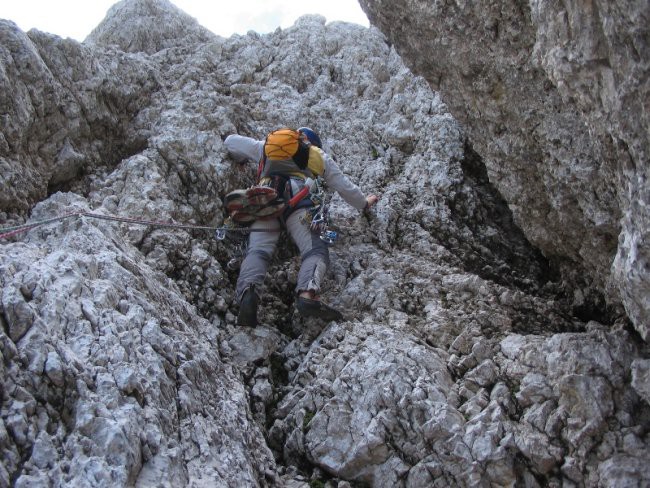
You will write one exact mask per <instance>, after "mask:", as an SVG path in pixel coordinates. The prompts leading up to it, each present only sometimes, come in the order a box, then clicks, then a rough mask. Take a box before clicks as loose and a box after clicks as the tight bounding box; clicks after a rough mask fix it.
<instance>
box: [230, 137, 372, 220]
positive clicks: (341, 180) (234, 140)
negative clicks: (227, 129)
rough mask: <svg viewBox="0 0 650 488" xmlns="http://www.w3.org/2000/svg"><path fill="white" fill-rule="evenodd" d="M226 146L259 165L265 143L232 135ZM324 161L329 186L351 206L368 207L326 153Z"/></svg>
mask: <svg viewBox="0 0 650 488" xmlns="http://www.w3.org/2000/svg"><path fill="white" fill-rule="evenodd" d="M224 144H225V146H226V149H227V150H228V152H229V153H230V154H231V155H232V156H233V157H234V158H235V159H236V160H237V161H240V162H244V161H251V162H253V163H255V164H257V163H259V162H260V160H261V159H262V155H263V154H264V141H258V140H256V139H253V138H251V137H246V136H240V135H238V134H232V135H229V136H228V137H226V140H225V142H224ZM323 160H324V161H325V171H324V173H323V179H324V180H325V183H326V184H327V186H328V187H329V188H332V189H334V190H335V191H336V192H337V193H338V194H339V195H341V197H342V198H343V200H345V201H346V202H347V203H349V204H350V205H351V206H353V207H354V208H356V209H357V210H363V209H364V208H365V207H366V197H365V195H364V194H363V192H362V191H361V190H360V189H359V187H358V186H357V185H355V184H354V183H352V182H351V181H350V180H349V178H348V177H347V176H345V174H343V172H342V171H341V169H340V168H339V165H338V164H336V162H335V161H334V160H333V159H332V157H331V156H330V155H329V154H327V153H325V152H324V153H323Z"/></svg>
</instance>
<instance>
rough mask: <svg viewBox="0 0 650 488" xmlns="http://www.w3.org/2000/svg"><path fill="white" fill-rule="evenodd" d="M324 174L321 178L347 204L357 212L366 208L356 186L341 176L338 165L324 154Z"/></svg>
mask: <svg viewBox="0 0 650 488" xmlns="http://www.w3.org/2000/svg"><path fill="white" fill-rule="evenodd" d="M324 159H325V173H324V174H323V178H324V179H325V183H327V185H328V186H329V187H330V188H333V189H334V190H336V191H337V193H338V194H339V195H341V197H342V198H343V200H345V201H346V202H347V203H349V204H350V205H352V206H353V207H354V208H356V209H357V210H363V209H364V208H366V197H365V195H364V194H363V192H362V191H361V190H360V189H359V187H358V186H357V185H355V184H354V183H352V182H351V181H350V179H349V178H348V177H347V176H345V174H343V172H342V171H341V169H340V168H339V165H338V164H336V162H335V161H334V160H333V159H332V157H331V156H330V155H329V154H326V153H325V154H324Z"/></svg>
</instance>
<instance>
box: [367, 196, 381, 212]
mask: <svg viewBox="0 0 650 488" xmlns="http://www.w3.org/2000/svg"><path fill="white" fill-rule="evenodd" d="M378 200H379V197H378V196H377V195H368V196H367V197H366V210H368V209H369V208H370V207H372V206H373V205H374V204H375V203H377V201H378Z"/></svg>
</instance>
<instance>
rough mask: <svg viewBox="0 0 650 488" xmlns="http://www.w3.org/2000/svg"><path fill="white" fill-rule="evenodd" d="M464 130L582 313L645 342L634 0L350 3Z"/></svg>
mask: <svg viewBox="0 0 650 488" xmlns="http://www.w3.org/2000/svg"><path fill="white" fill-rule="evenodd" d="M360 3H361V5H362V7H363V8H364V10H365V11H366V13H367V14H368V16H369V18H370V20H371V22H372V23H373V24H374V25H376V26H378V27H379V28H380V29H381V30H382V31H383V32H384V33H385V34H386V36H387V37H388V39H389V40H390V41H391V42H392V43H394V45H395V47H396V49H397V50H398V52H399V53H400V54H401V55H402V56H403V58H404V59H405V61H406V62H407V64H408V65H409V66H410V67H411V68H412V69H413V70H414V72H415V73H417V74H419V75H422V76H424V77H425V78H426V79H427V81H428V82H429V83H430V85H431V86H432V88H433V89H434V90H438V91H440V93H441V96H442V98H443V100H444V101H445V102H446V103H447V104H448V106H449V108H450V111H451V112H452V113H453V114H454V116H455V117H457V118H458V119H459V120H460V121H461V122H462V123H463V125H464V126H465V128H466V130H467V132H468V135H469V138H470V140H471V141H472V143H473V146H474V149H475V150H476V151H477V152H478V153H479V154H480V155H481V157H482V158H483V160H484V161H485V164H486V166H487V168H488V174H489V178H490V181H491V182H492V183H493V184H494V185H495V186H496V187H497V188H498V190H499V191H500V192H501V194H502V195H503V196H504V197H505V199H506V200H507V201H508V206H509V207H510V209H511V210H512V212H513V215H514V218H515V221H516V222H517V224H518V225H519V226H520V227H521V228H522V229H523V231H524V233H525V234H526V237H527V238H528V239H529V240H530V241H531V242H532V243H533V244H534V245H535V246H537V247H538V248H539V249H540V250H541V251H542V252H543V253H544V255H545V256H546V257H547V258H548V259H549V260H551V261H552V262H554V263H556V264H557V265H558V266H559V267H560V268H561V269H562V272H563V276H564V279H565V280H566V281H568V282H571V283H572V286H573V288H574V289H575V290H576V297H575V302H576V303H575V305H576V307H578V308H583V309H592V310H593V309H594V307H595V308H600V309H602V308H603V305H604V303H603V298H602V297H605V299H606V301H607V303H608V304H609V306H614V307H615V306H616V305H617V304H618V303H621V302H622V303H623V304H624V305H625V309H626V311H627V313H628V315H629V316H630V318H631V319H632V321H633V322H634V324H635V326H636V328H637V330H638V331H639V333H640V334H641V335H642V336H643V337H644V338H645V340H646V341H647V340H648V338H650V328H649V327H650V325H649V324H650V301H649V300H648V297H649V296H650V293H649V292H650V274H649V273H648V268H647V262H648V259H649V255H648V252H649V251H648V250H649V249H650V246H648V228H649V226H650V214H649V213H648V208H649V207H648V203H649V202H650V200H649V196H648V195H649V194H648V160H649V158H650V139H649V138H648V131H649V129H650V120H649V118H648V117H649V116H648V113H647V110H646V108H645V107H647V102H648V99H649V97H650V82H649V81H648V80H649V79H650V77H649V71H650V49H649V47H650V45H649V42H650V41H649V40H650V29H649V28H648V25H649V23H648V20H649V19H650V9H649V8H648V3H647V2H643V1H613V2H612V1H600V0H597V1H593V2H568V3H567V2H560V1H550V2H549V1H530V2H521V1H513V0H508V1H492V0H484V1H479V2H433V3H431V2H425V1H422V0H400V1H398V2H391V3H390V4H389V3H388V2H382V1H379V0H360Z"/></svg>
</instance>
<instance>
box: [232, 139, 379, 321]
mask: <svg viewBox="0 0 650 488" xmlns="http://www.w3.org/2000/svg"><path fill="white" fill-rule="evenodd" d="M292 135H295V137H296V139H297V140H296V141H295V147H298V143H299V148H300V151H299V152H300V153H301V154H302V156H301V157H298V154H297V153H296V155H295V156H293V157H290V156H288V155H287V156H288V157H285V156H280V157H275V155H274V154H273V151H274V150H275V149H278V148H280V146H282V144H281V143H278V145H277V146H275V147H274V146H273V144H272V138H273V137H285V138H290V137H291V136H292ZM224 144H225V146H226V149H227V150H228V152H229V153H230V154H231V155H232V156H233V157H234V158H235V159H236V160H237V161H238V162H240V163H242V164H243V163H245V162H246V161H251V162H254V163H258V181H257V185H256V186H255V187H254V188H253V189H249V191H248V194H249V195H250V194H251V191H252V190H255V191H254V192H253V193H254V195H253V197H252V198H257V199H260V198H262V199H263V198H264V196H265V193H264V192H263V191H262V192H261V193H260V191H259V189H261V188H264V187H272V188H274V189H275V190H277V193H278V194H279V195H280V197H282V199H283V201H285V202H288V201H290V200H291V201H292V206H287V207H286V208H285V209H284V210H283V211H282V215H280V216H279V217H275V215H270V216H269V215H267V216H265V217H260V218H257V219H256V220H254V221H253V222H252V224H251V229H257V230H258V231H257V232H251V233H250V237H249V244H248V251H247V253H246V257H245V258H244V260H243V262H242V264H241V269H240V272H239V277H238V280H237V288H236V298H237V300H238V302H239V315H238V317H237V323H238V325H242V326H249V327H255V326H256V325H257V306H258V302H259V298H260V297H259V295H258V288H259V287H260V285H262V283H263V281H264V276H265V274H266V270H267V268H268V266H269V263H270V261H271V257H272V255H273V253H274V251H275V247H276V245H277V242H278V240H279V238H280V232H279V231H280V229H281V226H282V225H284V227H285V228H286V230H287V231H288V233H289V234H290V235H291V237H292V239H293V241H294V242H295V243H296V245H297V246H298V249H299V250H300V255H301V258H302V263H301V266H300V271H299V273H298V284H297V287H296V293H297V299H296V308H297V309H298V312H299V313H300V315H302V316H304V317H318V318H321V319H324V320H341V319H342V314H341V313H340V312H339V311H338V310H336V309H334V308H332V307H330V306H328V305H326V304H325V303H323V302H322V301H321V300H320V298H319V296H318V293H319V291H320V286H321V281H322V279H323V277H324V276H325V272H326V270H327V266H328V264H329V250H328V247H327V244H326V243H325V242H323V240H321V239H320V238H319V236H318V235H316V234H314V233H313V232H312V231H311V229H310V223H309V221H308V219H306V218H305V217H306V212H307V213H308V209H309V207H313V205H314V204H313V202H312V201H311V199H310V198H302V199H300V201H298V202H297V203H296V202H295V200H296V199H297V198H300V196H301V195H303V194H304V193H305V192H306V190H305V186H306V185H305V182H307V184H309V182H310V181H311V179H312V178H316V177H317V176H321V177H322V179H323V180H324V182H325V183H326V184H327V186H328V187H329V188H332V189H334V190H336V191H337V192H338V193H339V194H340V195H341V197H343V199H344V200H345V201H346V202H347V203H348V204H350V205H351V206H353V207H354V208H356V209H357V210H359V211H365V210H367V209H369V208H370V207H372V206H373V205H374V204H375V203H376V202H377V200H378V197H377V196H376V195H370V196H367V197H366V196H364V194H363V193H362V192H361V190H360V189H359V188H358V187H357V186H356V185H355V184H354V183H352V182H351V181H350V180H349V179H348V178H347V176H345V175H344V174H343V173H342V172H341V170H340V168H339V166H338V165H337V164H336V162H335V161H334V160H333V159H332V157H331V156H329V155H328V154H327V153H325V152H324V151H322V143H321V139H320V137H319V136H318V134H317V133H316V132H314V131H313V130H312V129H310V128H308V127H301V128H300V129H298V130H297V131H294V130H290V129H281V130H279V131H274V132H272V133H271V134H269V136H267V138H266V139H265V140H256V139H253V138H250V137H245V136H241V135H238V134H231V135H229V136H228V137H227V138H226V140H225V143H224ZM296 161H297V162H296ZM301 168H302V169H301ZM256 189H257V190H256ZM301 190H302V191H301ZM306 209H307V210H306ZM263 230H267V231H268V232H264V231H263Z"/></svg>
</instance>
